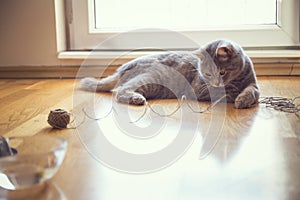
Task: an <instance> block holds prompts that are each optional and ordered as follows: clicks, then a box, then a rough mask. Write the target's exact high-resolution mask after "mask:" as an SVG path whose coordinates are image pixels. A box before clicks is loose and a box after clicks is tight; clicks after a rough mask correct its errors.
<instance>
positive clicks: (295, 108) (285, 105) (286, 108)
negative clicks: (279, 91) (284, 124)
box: [259, 96, 300, 119]
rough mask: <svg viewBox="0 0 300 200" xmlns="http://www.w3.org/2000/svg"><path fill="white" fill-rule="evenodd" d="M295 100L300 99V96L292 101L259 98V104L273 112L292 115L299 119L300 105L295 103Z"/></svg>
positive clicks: (277, 98) (281, 98)
mask: <svg viewBox="0 0 300 200" xmlns="http://www.w3.org/2000/svg"><path fill="white" fill-rule="evenodd" d="M297 99H300V96H298V97H295V98H293V99H292V98H286V97H261V100H260V101H259V103H260V104H266V107H268V108H273V109H274V110H278V111H282V112H287V113H294V114H295V115H296V116H297V118H298V119H300V104H297V103H296V101H297Z"/></svg>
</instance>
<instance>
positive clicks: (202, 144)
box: [0, 77, 300, 200]
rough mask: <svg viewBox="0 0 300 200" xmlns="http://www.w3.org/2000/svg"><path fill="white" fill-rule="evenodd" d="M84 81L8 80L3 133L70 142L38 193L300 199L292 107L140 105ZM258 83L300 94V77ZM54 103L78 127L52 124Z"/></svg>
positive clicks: (1, 103)
mask: <svg viewBox="0 0 300 200" xmlns="http://www.w3.org/2000/svg"><path fill="white" fill-rule="evenodd" d="M77 83H78V81H74V80H0V113H1V115H0V134H1V135H3V136H5V137H9V136H30V135H36V134H49V135H53V136H54V137H63V138H66V139H67V141H68V143H69V146H68V152H67V155H66V158H65V160H64V162H63V165H62V167H61V168H60V169H59V171H58V173H57V174H56V176H55V177H54V178H53V180H52V181H51V182H49V183H48V185H47V187H46V189H45V190H43V192H42V193H41V194H39V195H36V196H35V197H34V198H36V199H47V198H48V199H49V198H52V199H53V197H55V199H109V200H111V199H164V200H166V199H172V200H176V199H209V200H212V199H220V200H224V199H225V200H227V199H230V200H235V199H237V200H240V199H243V200H244V199H249V200H250V199H251V200H252V199H255V200H257V199H262V200H265V199H267V200H268V199H270V200H283V199H288V200H297V199H300V145H299V137H300V119H298V118H297V117H296V116H295V115H294V114H290V113H284V112H280V111H276V110H273V109H271V108H266V107H265V105H264V104H260V105H258V106H256V107H254V108H251V109H245V110H237V109H234V108H233V105H231V104H228V105H224V104H218V105H217V106H216V107H214V108H213V109H211V110H209V111H206V112H204V113H201V114H200V113H197V112H196V111H200V110H205V109H206V108H207V106H209V104H208V103H196V102H186V101H185V102H179V101H177V100H155V101H149V104H150V105H151V106H148V107H133V106H127V105H120V104H117V103H115V102H114V101H113V98H112V96H111V95H110V94H93V93H89V92H84V91H80V90H77ZM259 85H260V88H261V91H262V96H284V97H291V98H293V97H295V96H299V95H300V77H259ZM299 103H300V102H299ZM178 105H181V106H180V108H179V109H178V110H177V112H175V113H174V114H172V115H169V114H171V113H172V112H173V111H175V110H176V109H177V108H178ZM56 108H63V109H66V110H68V111H70V112H72V113H73V117H74V118H75V120H74V123H72V124H70V127H74V126H76V127H77V128H76V129H72V128H70V129H63V130H55V129H52V128H51V127H50V126H49V125H48V124H47V116H48V114H49V112H50V110H51V109H56ZM166 115H168V116H166ZM89 117H90V118H93V119H90V118H89ZM96 118H97V119H98V120H95V119H96ZM115 147H116V148H115ZM112 168H113V169H112ZM0 195H1V196H2V197H4V196H5V195H9V193H7V191H5V190H3V189H0ZM1 196H0V198H1Z"/></svg>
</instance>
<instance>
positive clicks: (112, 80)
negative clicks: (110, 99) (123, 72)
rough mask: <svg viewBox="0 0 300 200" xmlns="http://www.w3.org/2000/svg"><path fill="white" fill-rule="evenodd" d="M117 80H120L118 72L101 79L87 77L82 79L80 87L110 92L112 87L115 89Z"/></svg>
mask: <svg viewBox="0 0 300 200" xmlns="http://www.w3.org/2000/svg"><path fill="white" fill-rule="evenodd" d="M117 82H118V76H117V75H116V74H114V75H111V76H108V77H106V78H104V79H101V80H98V79H95V78H91V77H87V78H84V79H82V80H81V81H80V87H81V88H82V89H83V90H88V91H93V92H109V91H111V90H112V89H114V87H115V86H116V84H117Z"/></svg>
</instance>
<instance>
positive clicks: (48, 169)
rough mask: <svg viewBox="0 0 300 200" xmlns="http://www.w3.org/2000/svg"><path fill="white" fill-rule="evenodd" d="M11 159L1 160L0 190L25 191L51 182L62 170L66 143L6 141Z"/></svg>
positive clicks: (53, 140)
mask: <svg viewBox="0 0 300 200" xmlns="http://www.w3.org/2000/svg"><path fill="white" fill-rule="evenodd" d="M6 141H7V143H8V145H9V146H10V148H12V150H13V151H12V152H13V153H14V154H13V155H10V156H5V157H0V188H4V189H6V190H18V189H26V188H30V187H33V186H36V185H40V184H42V183H44V182H45V181H46V180H49V179H51V178H52V177H53V176H54V174H55V173H56V172H57V170H58V169H59V167H60V166H61V164H62V162H63V160H64V157H65V153H66V149H67V141H66V140H65V139H62V138H59V137H53V136H49V135H36V136H30V137H9V138H6Z"/></svg>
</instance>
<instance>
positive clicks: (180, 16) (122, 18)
mask: <svg viewBox="0 0 300 200" xmlns="http://www.w3.org/2000/svg"><path fill="white" fill-rule="evenodd" d="M94 11H95V13H94V16H95V20H94V22H95V25H94V27H95V29H96V30H97V29H98V30H105V31H109V30H131V29H137V28H164V29H172V30H201V29H203V28H207V27H227V26H245V25H268V24H272V25H274V24H276V23H277V21H276V16H277V14H276V0H227V1H224V0H184V1H182V0H151V1H149V0H94Z"/></svg>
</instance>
